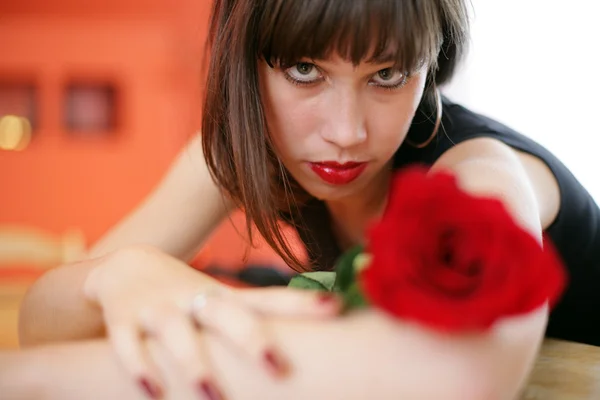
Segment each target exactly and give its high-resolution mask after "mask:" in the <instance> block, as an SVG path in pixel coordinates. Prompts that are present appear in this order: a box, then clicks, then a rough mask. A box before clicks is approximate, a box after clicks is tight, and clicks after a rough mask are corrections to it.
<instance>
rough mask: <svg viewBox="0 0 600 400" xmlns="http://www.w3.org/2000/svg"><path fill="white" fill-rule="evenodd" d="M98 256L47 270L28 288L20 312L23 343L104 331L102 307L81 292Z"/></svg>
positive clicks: (71, 338)
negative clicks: (91, 301)
mask: <svg viewBox="0 0 600 400" xmlns="http://www.w3.org/2000/svg"><path fill="white" fill-rule="evenodd" d="M97 262H98V261H97V260H86V261H82V262H78V263H75V264H69V265H65V266H62V267H58V268H56V269H53V270H51V271H49V272H47V273H46V274H45V275H44V276H42V277H41V278H40V279H39V280H38V281H36V282H35V283H34V284H33V285H32V287H31V288H30V289H29V291H28V292H27V294H26V296H25V298H24V300H23V303H22V305H21V310H20V315H19V339H20V343H21V345H22V346H31V345H38V344H43V343H50V342H58V341H65V340H76V339H88V338H94V337H99V336H101V335H102V334H103V331H104V324H103V319H102V314H101V311H100V309H99V308H98V307H95V306H94V305H93V304H91V303H90V302H89V301H88V300H87V299H86V298H85V296H84V294H83V285H84V282H85V279H86V278H87V276H88V274H89V272H90V271H91V270H92V268H93V267H94V266H95V265H96V264H97Z"/></svg>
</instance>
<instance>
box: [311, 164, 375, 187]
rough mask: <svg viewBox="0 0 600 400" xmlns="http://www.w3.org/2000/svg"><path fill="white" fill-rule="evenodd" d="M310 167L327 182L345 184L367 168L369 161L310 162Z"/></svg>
mask: <svg viewBox="0 0 600 400" xmlns="http://www.w3.org/2000/svg"><path fill="white" fill-rule="evenodd" d="M309 165H310V168H311V169H312V170H313V171H314V172H315V174H317V175H318V176H319V178H321V179H322V180H324V181H325V182H327V183H330V184H332V185H345V184H347V183H350V182H352V181H353V180H355V179H356V178H358V177H359V175H360V174H361V173H362V172H363V171H364V170H365V168H366V167H367V163H364V162H362V163H360V162H347V163H344V164H340V163H338V162H335V161H323V162H316V163H309Z"/></svg>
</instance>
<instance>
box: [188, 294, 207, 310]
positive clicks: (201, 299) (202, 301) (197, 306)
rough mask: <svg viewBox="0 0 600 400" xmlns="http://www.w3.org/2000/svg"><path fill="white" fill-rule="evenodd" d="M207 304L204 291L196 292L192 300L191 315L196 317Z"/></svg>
mask: <svg viewBox="0 0 600 400" xmlns="http://www.w3.org/2000/svg"><path fill="white" fill-rule="evenodd" d="M207 304H208V294H207V293H206V292H205V291H202V292H198V293H197V294H196V295H195V296H194V298H193V299H192V307H191V311H192V315H198V314H199V313H201V312H202V310H203V309H204V308H206V305H207Z"/></svg>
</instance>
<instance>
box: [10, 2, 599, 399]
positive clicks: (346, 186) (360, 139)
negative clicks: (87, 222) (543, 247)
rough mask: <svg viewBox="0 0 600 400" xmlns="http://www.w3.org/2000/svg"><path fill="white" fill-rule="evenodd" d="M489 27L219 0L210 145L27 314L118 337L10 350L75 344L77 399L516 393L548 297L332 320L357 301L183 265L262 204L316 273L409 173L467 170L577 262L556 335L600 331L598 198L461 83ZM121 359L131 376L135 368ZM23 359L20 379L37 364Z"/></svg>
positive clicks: (274, 228) (46, 289) (38, 295)
mask: <svg viewBox="0 0 600 400" xmlns="http://www.w3.org/2000/svg"><path fill="white" fill-rule="evenodd" d="M467 28H468V21H467V12H466V9H465V3H464V1H463V0H428V1H421V2H409V1H403V0H397V1H383V0H381V1H374V0H355V1H347V0H319V1H317V0H311V1H308V0H303V1H299V0H297V1H286V2H283V1H278V0H216V2H215V5H214V10H213V18H212V23H211V27H210V32H209V44H210V46H211V59H210V65H209V70H208V82H207V88H206V99H205V105H204V110H203V127H202V137H201V143H200V139H196V140H194V141H192V143H191V144H190V146H189V148H188V149H187V150H186V151H185V152H184V153H183V154H182V155H181V157H180V158H179V159H178V160H177V161H176V162H175V164H174V166H173V167H172V169H171V171H170V172H169V174H168V175H167V177H166V178H165V179H164V181H163V182H162V183H161V185H160V186H159V187H158V188H157V190H156V191H155V192H154V193H153V194H152V195H151V196H150V197H149V198H148V199H147V200H146V201H145V202H144V203H143V204H142V205H141V206H140V207H139V208H138V209H137V210H135V212H133V213H132V214H131V215H130V216H129V217H128V218H127V219H125V221H123V222H122V223H121V224H120V225H118V226H117V227H116V228H115V229H113V230H112V232H110V233H109V234H108V235H107V236H106V237H105V238H104V239H103V240H101V241H100V242H99V243H98V244H97V245H96V246H95V247H94V249H93V250H92V251H91V253H90V255H89V259H88V260H86V261H82V262H80V263H78V264H77V265H69V266H64V267H61V268H58V269H56V270H54V271H52V272H50V273H48V274H47V275H46V276H44V277H43V278H42V279H40V280H39V282H37V283H36V284H35V285H34V287H33V288H32V289H31V291H30V292H29V293H28V295H27V297H26V299H25V301H24V304H23V307H22V319H21V326H20V330H21V339H22V343H23V344H24V345H25V346H31V345H34V344H38V345H39V344H50V343H53V342H58V341H65V340H79V339H92V338H98V337H102V336H103V335H104V333H106V334H107V337H108V340H109V342H110V344H111V345H110V347H109V345H108V342H104V341H103V340H100V341H97V342H87V343H81V344H70V345H67V346H66V347H58V348H55V347H50V348H45V349H40V350H36V349H31V350H29V351H28V352H26V353H24V354H22V355H20V357H21V358H19V356H18V355H17V356H15V357H16V358H15V359H13V358H10V359H8V358H6V360H8V361H11V362H15V363H17V362H19V360H21V361H22V360H23V357H28V356H34V355H36V356H39V355H41V356H42V358H41V359H43V360H47V361H46V362H47V363H50V362H52V361H51V360H53V358H54V357H56V358H60V360H61V363H57V364H53V369H52V373H53V375H52V376H53V379H52V380H51V383H49V386H48V385H44V387H45V391H44V392H45V393H46V394H48V395H50V394H52V395H56V396H58V395H59V394H62V395H64V393H63V392H60V384H59V383H60V382H63V381H64V379H66V378H65V377H71V378H70V379H73V377H74V376H83V377H85V376H88V375H89V374H92V373H93V374H94V375H95V376H100V377H105V378H106V379H109V378H110V381H109V382H110V385H107V384H106V383H104V384H102V385H98V384H95V385H94V384H93V383H89V385H90V386H89V387H88V390H92V389H91V388H92V387H93V388H94V389H93V391H94V394H95V395H97V396H98V397H110V398H115V397H118V396H122V397H127V396H129V395H132V396H134V395H135V394H139V393H141V391H139V392H136V391H135V390H133V389H132V388H133V387H134V386H133V382H137V383H138V385H139V388H141V389H143V390H144V391H145V392H146V394H147V395H149V396H151V397H160V395H161V394H163V393H165V392H166V393H167V394H168V395H173V393H176V392H173V391H177V390H188V389H191V388H197V389H198V390H199V391H200V392H201V394H202V395H204V396H205V397H206V398H220V397H221V396H222V395H223V394H224V395H225V396H226V397H229V398H233V399H235V398H290V399H291V398H344V399H350V398H357V399H358V398H371V397H372V398H419V399H429V398H431V399H439V398H445V399H454V398H456V399H470V398H474V399H493V398H511V397H513V396H515V394H516V393H517V392H518V390H519V388H520V387H521V386H522V383H523V381H524V380H525V378H526V376H527V373H528V371H529V370H530V368H531V365H532V362H533V359H534V357H535V354H536V351H537V349H538V346H539V344H540V341H541V339H542V337H543V335H544V330H545V328H546V325H547V321H548V310H547V307H542V308H541V309H539V310H536V311H535V312H533V313H531V314H529V315H526V316H524V317H520V318H513V319H510V320H507V321H506V322H505V323H503V324H501V325H499V326H498V327H497V328H496V329H495V330H494V331H492V332H491V333H490V334H487V335H482V336H477V337H473V336H469V337H452V338H450V337H442V336H438V335H436V334H435V333H433V332H429V331H426V330H424V329H420V328H418V327H414V326H411V325H409V324H400V323H393V324H392V323H390V321H388V320H387V319H386V318H385V317H384V316H382V315H380V314H378V313H376V312H374V311H366V312H361V313H357V314H355V315H353V316H350V317H347V318H332V317H334V316H335V315H336V313H337V310H338V308H339V306H338V302H337V300H336V299H335V298H328V297H325V298H319V297H317V296H316V295H314V294H307V293H296V292H294V291H288V290H284V289H253V290H236V289H231V288H227V287H224V286H222V285H220V284H218V283H216V282H215V281H213V280H211V279H209V278H208V277H206V276H205V275H203V274H201V273H198V272H196V271H192V270H190V269H189V268H187V266H186V265H185V264H184V263H183V262H182V261H179V260H186V259H189V258H190V257H191V256H192V255H193V254H194V252H195V251H196V250H197V248H198V247H199V246H200V245H201V244H202V242H203V241H204V240H205V239H206V238H207V237H208V235H209V234H210V233H211V231H212V230H213V229H214V228H215V226H216V225H217V224H218V223H219V222H221V221H222V220H223V219H224V218H226V216H227V215H228V213H229V212H230V211H231V210H232V209H234V208H235V207H241V208H242V209H243V210H244V211H245V212H246V215H247V218H248V222H251V223H254V224H255V225H256V227H257V228H258V230H259V232H260V233H261V234H262V235H263V236H264V237H265V239H266V240H267V242H268V243H269V244H270V245H271V246H272V247H273V248H274V249H275V250H277V251H278V253H279V254H280V255H281V256H282V257H283V258H284V260H286V261H287V262H288V263H289V264H290V265H291V266H293V267H295V268H296V269H301V268H303V266H302V265H300V263H299V262H298V260H297V258H296V257H295V256H294V253H293V252H292V251H291V250H290V247H289V245H288V244H287V242H286V238H285V237H284V236H283V234H282V233H281V231H280V223H281V222H282V221H285V222H287V223H289V224H291V225H292V226H294V227H295V228H296V229H297V230H298V233H299V235H300V237H301V238H302V240H303V241H304V243H305V244H306V247H307V249H308V253H309V256H310V261H311V265H310V268H315V269H329V268H331V267H332V265H333V261H334V260H335V257H336V256H337V255H339V253H340V251H341V250H343V249H346V248H348V247H350V246H353V245H355V244H357V243H361V242H362V241H363V232H364V228H365V226H366V224H367V223H368V222H369V221H370V220H372V219H373V218H377V217H378V216H380V215H381V213H382V210H383V208H384V206H385V202H386V196H387V191H388V183H389V178H390V176H391V174H392V172H393V170H394V169H397V168H400V167H402V166H405V165H407V164H409V163H413V162H420V163H424V164H426V165H428V166H430V170H431V171H436V170H440V169H445V170H450V171H452V172H453V173H454V174H456V175H457V177H458V179H459V181H460V183H461V185H462V187H464V188H465V190H467V191H469V192H471V193H473V194H486V195H493V196H497V197H498V198H500V199H501V200H502V201H503V202H504V203H505V205H506V206H507V208H508V209H509V211H510V212H511V213H512V215H513V216H514V218H515V219H516V220H517V221H518V222H519V223H520V224H521V225H522V226H523V227H524V228H525V229H527V230H528V231H530V232H531V233H532V234H533V235H535V237H537V238H538V239H540V240H541V237H542V234H543V233H544V232H546V233H547V234H548V235H549V236H550V238H551V239H553V240H554V243H555V245H556V246H557V248H558V250H559V251H560V253H561V255H562V256H563V258H564V259H565V261H566V263H567V265H568V267H569V270H570V274H571V284H570V287H569V289H568V291H567V293H566V295H565V296H564V298H563V301H562V302H561V304H560V305H559V306H558V307H557V308H556V310H555V311H554V312H553V314H552V315H551V317H550V320H549V324H548V330H547V331H548V334H550V335H552V336H557V337H561V338H565V339H569V340H577V341H582V342H588V343H597V344H598V343H600V333H599V331H598V328H593V325H598V324H596V322H597V316H596V315H597V313H596V310H597V309H598V306H600V301H599V297H598V296H593V291H595V288H596V286H597V282H598V279H600V276H599V275H600V273H599V271H598V265H599V263H598V258H599V257H600V250H599V249H600V246H598V245H599V244H600V237H598V235H596V234H595V230H596V228H597V227H598V226H599V222H600V211H599V209H598V207H597V206H596V204H594V202H593V201H592V199H591V198H590V196H589V195H588V194H587V192H586V191H585V190H584V189H583V188H582V187H581V185H580V184H579V183H578V182H577V181H576V179H575V178H574V177H573V176H572V175H571V174H570V173H569V172H568V171H567V169H566V168H565V167H564V166H563V165H562V164H561V163H560V162H559V161H558V160H557V159H556V158H554V157H553V156H552V155H551V154H549V153H548V152H547V151H546V150H544V149H543V148H541V147H540V146H539V145H537V144H536V143H533V142H532V141H530V140H528V139H527V138H525V137H523V136H521V135H519V134H518V133H516V132H514V131H512V130H510V129H508V128H507V127H505V126H503V125H501V124H499V123H497V122H494V121H492V120H490V119H487V118H485V117H483V116H480V115H476V114H474V113H472V112H470V111H468V110H466V109H464V108H462V107H460V106H458V105H456V104H452V103H451V102H450V101H448V100H447V99H444V98H442V97H441V96H440V95H439V92H438V87H439V86H440V85H442V84H443V83H445V82H447V81H448V80H449V79H450V77H451V76H452V73H453V71H454V70H455V68H456V66H457V63H458V62H459V60H460V56H461V54H463V53H464V49H465V44H466V39H467V35H468V29H467ZM507 251H509V249H507ZM198 324H199V325H200V326H201V327H202V328H203V329H201V330H199V331H198V328H197V326H196V325H198ZM198 338H200V339H203V340H204V341H202V342H201V343H205V344H207V346H206V347H205V348H200V344H199V342H198V340H197V339H198ZM113 351H114V353H115V354H116V355H117V358H114V357H113ZM147 351H149V352H150V355H151V357H150V358H148V354H147ZM236 352H239V353H242V354H245V355H246V356H249V357H250V359H251V360H253V361H254V363H258V364H260V365H263V366H264V367H265V368H267V370H268V371H270V372H271V378H267V377H265V376H264V375H263V371H262V370H255V369H253V368H252V364H248V363H247V362H245V361H243V360H240V359H239V357H236ZM6 357H8V356H6ZM11 357H12V356H11ZM117 359H118V360H119V363H121V365H122V366H123V367H124V368H125V370H127V371H128V372H129V374H130V375H131V377H129V378H126V377H124V376H122V375H120V374H118V373H116V372H114V371H115V368H114V366H115V363H116V362H117ZM13 360H16V361H13ZM356 360H361V362H360V363H356V362H355V361H356ZM8 361H7V362H8ZM209 361H210V362H209ZM154 363H157V364H158V366H159V367H158V369H157V368H156V367H155V366H154ZM373 364H375V365H377V366H378V368H372V367H367V366H368V365H373ZM7 365H8V364H7ZM86 368H95V369H94V370H93V371H91V370H87V369H86ZM11 371H13V372H12V374H13V378H11V379H12V380H11V381H12V382H18V379H19V378H21V379H23V376H22V375H20V374H19V372H18V371H20V370H19V368H13V369H11ZM432 376H435V380H436V384H435V385H431V384H430V378H431V377H432ZM284 378H285V379H284ZM399 378H400V379H399ZM45 379H46V381H45V382H46V383H47V382H48V381H47V379H48V378H45ZM82 379H83V378H82ZM178 379H179V382H180V383H179V384H178V383H177V381H178ZM165 380H166V381H165ZM70 382H71V383H69V384H67V385H66V386H65V387H67V388H69V390H68V391H67V393H69V394H70V395H71V396H75V395H78V396H81V395H82V393H81V392H78V391H77V390H78V388H79V387H80V386H81V385H82V384H81V382H84V381H83V380H81V381H76V382H77V383H73V381H70ZM174 382H175V383H174ZM181 382H183V383H181ZM56 386H59V387H58V388H57V387H56ZM33 387H35V385H34V386H33ZM65 390H66V389H65ZM120 390H123V391H120ZM128 390H129V392H127V391H128ZM59 392H60V393H59ZM57 393H59V394H57ZM125 393H128V394H127V395H125ZM88 394H89V393H88ZM63 398H64V397H63ZM79 398H80V397H79Z"/></svg>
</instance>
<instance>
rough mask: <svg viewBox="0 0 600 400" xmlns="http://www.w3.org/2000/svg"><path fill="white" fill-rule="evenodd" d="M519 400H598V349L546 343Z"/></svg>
mask: <svg viewBox="0 0 600 400" xmlns="http://www.w3.org/2000/svg"><path fill="white" fill-rule="evenodd" d="M26 289H27V285H11V287H6V286H4V287H3V285H0V351H2V350H3V349H7V348H16V347H17V311H18V307H19V304H20V301H21V299H22V297H23V295H24V294H25V291H26ZM520 400H600V347H593V346H586V345H582V344H578V343H570V342H563V341H557V340H546V342H545V343H544V345H543V347H542V350H541V353H540V356H539V357H538V360H537V362H536V365H535V367H534V370H533V373H532V376H531V378H530V380H529V384H528V386H527V387H526V389H525V391H524V393H523V396H522V397H521V399H520Z"/></svg>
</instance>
